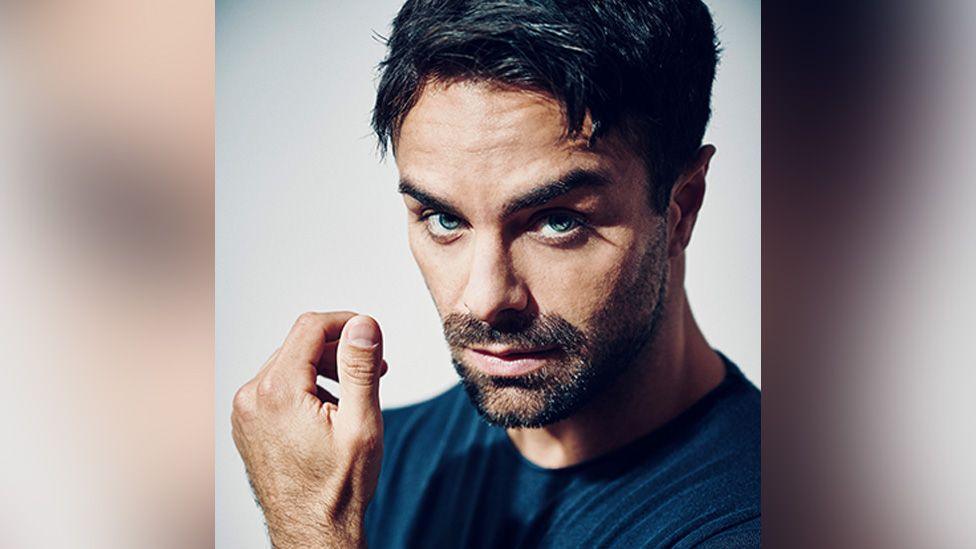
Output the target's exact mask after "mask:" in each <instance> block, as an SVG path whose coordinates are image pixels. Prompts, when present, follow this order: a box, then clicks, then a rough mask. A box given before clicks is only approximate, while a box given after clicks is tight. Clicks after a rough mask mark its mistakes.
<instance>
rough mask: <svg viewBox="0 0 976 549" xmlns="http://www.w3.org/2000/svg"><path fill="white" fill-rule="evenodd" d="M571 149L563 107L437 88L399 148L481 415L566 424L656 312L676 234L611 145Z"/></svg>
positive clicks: (505, 93)
mask: <svg viewBox="0 0 976 549" xmlns="http://www.w3.org/2000/svg"><path fill="white" fill-rule="evenodd" d="M588 135H589V125H588V124H587V127H586V128H584V131H583V135H581V136H580V138H579V139H569V138H566V137H565V121H564V117H563V115H562V113H561V111H560V108H559V104H558V103H557V102H555V101H554V100H552V99H550V98H547V97H544V96H541V95H539V94H534V93H528V92H524V91H513V90H501V89H498V88H497V87H490V86H488V85H484V84H476V83H470V82H462V83H457V84H453V85H447V86H444V85H430V86H428V87H427V88H426V89H425V91H424V92H423V94H422V95H421V97H420V99H419V101H418V102H417V104H416V105H415V106H414V107H413V109H412V110H411V111H410V112H409V114H408V115H407V117H406V118H405V120H404V122H403V124H402V127H401V131H400V135H399V138H398V140H397V143H396V157H397V165H398V167H399V170H400V175H401V185H400V190H401V192H402V193H403V195H404V201H405V203H406V205H407V208H408V210H409V213H408V223H409V240H410V247H411V250H412V251H413V254H414V257H415V258H416V260H417V263H418V264H419V265H420V269H421V271H422V273H423V276H424V280H425V281H426V283H427V287H428V288H429V289H430V292H431V294H432V296H433V298H434V302H435V304H436V306H437V310H438V312H439V314H440V316H441V319H442V321H443V322H444V332H445V335H446V337H447V341H448V344H449V346H450V349H451V355H452V358H453V360H454V364H455V367H456V368H457V370H458V373H459V374H460V376H461V379H462V381H463V383H464V386H465V388H466V389H467V391H468V393H469V395H470V396H471V398H472V401H473V402H474V404H475V406H476V407H477V408H478V410H479V411H480V413H481V414H482V415H483V416H484V417H485V418H486V419H488V420H489V421H491V422H493V423H496V424H499V425H503V426H506V427H538V426H542V425H546V424H550V423H553V422H556V421H559V420H561V419H564V418H566V417H568V416H569V415H571V414H572V413H573V412H575V411H576V410H578V409H579V408H580V407H581V406H582V405H583V404H585V403H586V402H587V401H588V400H589V399H590V397H591V396H592V395H594V394H596V393H597V392H599V391H600V390H601V389H602V388H605V387H606V386H607V385H608V384H609V383H610V382H612V381H613V380H614V379H615V378H616V377H617V375H618V374H619V373H620V372H622V371H623V370H625V369H626V368H628V367H629V366H630V365H631V364H632V363H633V362H634V358H635V356H636V354H637V353H638V352H639V351H640V350H641V348H642V346H643V344H644V343H645V342H646V341H647V340H648V339H649V338H650V336H651V335H652V333H653V331H654V327H655V326H656V325H657V319H658V317H659V316H660V315H661V310H662V308H661V304H662V302H663V298H664V293H665V288H666V286H667V284H666V283H667V277H668V272H669V270H668V261H667V254H666V249H667V239H668V236H667V233H668V231H667V227H666V223H665V220H664V218H663V217H662V216H660V215H657V214H655V213H653V212H652V210H651V208H650V206H649V204H648V200H647V188H646V179H647V173H646V171H645V168H644V166H643V162H642V161H641V160H640V158H639V157H638V156H637V155H636V154H634V153H633V152H632V151H631V149H630V148H629V147H627V146H625V145H624V144H623V142H622V141H621V140H620V139H619V138H618V137H616V136H615V135H614V134H613V133H612V132H611V133H610V134H608V135H606V136H601V138H600V139H598V140H597V141H596V143H595V145H594V146H593V147H592V148H591V147H588V146H587V138H588Z"/></svg>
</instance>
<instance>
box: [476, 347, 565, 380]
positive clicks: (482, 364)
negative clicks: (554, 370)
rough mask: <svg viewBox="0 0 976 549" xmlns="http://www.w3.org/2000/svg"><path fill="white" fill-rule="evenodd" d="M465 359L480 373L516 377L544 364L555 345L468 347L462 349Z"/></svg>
mask: <svg viewBox="0 0 976 549" xmlns="http://www.w3.org/2000/svg"><path fill="white" fill-rule="evenodd" d="M464 354H465V355H466V356H465V358H466V361H467V362H468V363H469V364H472V365H473V366H474V367H475V368H477V369H478V370H480V371H481V372H482V373H484V374H486V375H489V376H493V377H517V376H521V375H525V374H528V373H530V372H533V371H535V370H538V369H539V368H541V367H543V366H545V364H546V362H548V361H550V360H552V359H554V358H555V357H556V356H557V355H558V354H559V350H558V349H557V348H556V347H546V348H538V349H514V348H482V349H476V348H471V347H468V348H467V349H465V350H464Z"/></svg>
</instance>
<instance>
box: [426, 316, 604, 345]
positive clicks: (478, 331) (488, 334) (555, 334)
mask: <svg viewBox="0 0 976 549" xmlns="http://www.w3.org/2000/svg"><path fill="white" fill-rule="evenodd" d="M443 323H444V336H445V338H447V343H448V345H450V346H451V347H452V348H459V347H470V346H472V345H491V344H500V345H506V346H512V347H529V348H531V347H550V346H552V347H559V348H561V349H563V350H566V351H578V350H581V349H583V348H585V347H586V346H587V341H586V336H585V334H584V333H583V331H582V330H580V329H579V328H577V327H576V326H573V325H572V324H571V323H569V321H567V320H566V319H564V318H562V317H561V316H558V315H553V314H546V315H538V316H534V317H526V316H521V317H508V318H506V319H505V320H504V321H503V322H499V323H495V324H490V323H488V322H485V321H483V320H480V319H478V318H475V317H473V316H471V315H467V314H462V313H451V314H449V315H447V316H446V317H444V321H443Z"/></svg>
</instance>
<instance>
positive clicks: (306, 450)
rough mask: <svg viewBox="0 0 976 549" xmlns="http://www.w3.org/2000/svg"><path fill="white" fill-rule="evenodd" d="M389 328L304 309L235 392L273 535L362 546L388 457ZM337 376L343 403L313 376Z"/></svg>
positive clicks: (239, 433)
mask: <svg viewBox="0 0 976 549" xmlns="http://www.w3.org/2000/svg"><path fill="white" fill-rule="evenodd" d="M386 369H387V368H386V363H385V361H383V343H382V334H381V332H380V328H379V325H378V324H377V323H376V321H375V320H373V319H372V318H370V317H368V316H362V315H356V314H355V313H351V312H330V313H305V314H303V315H301V316H300V317H299V318H298V320H297V321H296V322H295V325H294V326H293V327H292V329H291V331H290V332H289V333H288V337H287V338H285V342H284V343H283V344H282V346H281V347H280V348H279V349H278V350H277V351H275V352H274V354H272V355H271V358H269V359H268V361H267V362H266V363H265V364H264V366H263V367H262V368H261V370H260V371H259V372H258V374H257V376H255V377H254V379H252V380H251V381H249V382H248V383H246V384H245V385H244V386H243V387H241V388H240V390H238V391H237V394H236V395H235V396H234V410H233V413H232V414H231V423H232V425H233V436H234V442H235V443H236V444H237V450H238V451H239V452H240V454H241V457H242V458H243V460H244V464H245V466H246V468H247V474H248V477H249V479H250V481H251V486H252V487H253V489H254V494H255V496H256V498H257V501H258V503H259V504H260V506H261V508H262V510H263V511H264V516H265V520H266V521H267V525H268V534H269V535H270V537H271V543H272V545H273V546H274V547H276V548H279V549H291V548H298V547H303V548H304V547H365V546H366V540H365V536H364V531H363V515H364V513H365V511H366V506H367V505H368V504H369V502H370V500H371V499H372V497H373V493H374V492H375V490H376V483H377V479H378V477H379V472H380V462H381V460H382V457H383V418H382V415H381V414H380V405H379V378H380V377H381V376H382V375H383V374H384V373H386ZM317 375H322V376H325V377H328V378H330V379H333V380H336V381H338V382H339V386H340V388H341V394H342V402H341V403H340V402H339V401H338V400H337V399H336V398H335V397H334V396H333V395H331V394H329V393H328V392H327V391H325V389H323V388H321V387H319V386H317V385H316V376H317Z"/></svg>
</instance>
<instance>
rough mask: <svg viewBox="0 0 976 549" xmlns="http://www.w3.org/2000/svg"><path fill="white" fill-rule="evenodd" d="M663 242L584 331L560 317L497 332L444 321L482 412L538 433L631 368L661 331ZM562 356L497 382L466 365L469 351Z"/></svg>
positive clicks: (515, 320) (499, 326) (506, 321)
mask: <svg viewBox="0 0 976 549" xmlns="http://www.w3.org/2000/svg"><path fill="white" fill-rule="evenodd" d="M659 246H661V243H660V242H655V243H654V247H653V248H652V249H651V250H648V251H647V252H646V253H645V256H644V257H643V258H642V260H641V262H640V266H639V267H638V271H637V272H638V273H639V274H638V275H637V277H636V278H635V280H634V281H633V282H630V281H624V282H622V283H620V284H618V287H617V288H615V289H614V290H613V292H612V293H611V296H610V298H609V299H608V300H607V303H606V305H605V306H604V307H603V309H601V310H600V311H599V312H598V313H597V315H596V316H595V318H594V319H593V321H592V322H591V323H590V324H591V326H592V328H591V329H590V330H589V331H585V330H583V329H581V328H579V327H576V326H574V325H572V324H571V323H570V322H568V321H566V320H565V319H564V318H562V317H560V316H558V315H552V314H547V315H540V316H535V317H526V316H505V317H504V318H502V319H500V320H499V321H498V322H496V323H495V324H494V325H492V324H489V323H487V322H484V321H481V320H479V319H477V318H474V317H472V316H470V315H465V314H458V313H453V314H450V315H447V316H446V317H445V318H444V335H445V337H446V338H447V342H448V345H449V346H450V349H451V357H452V361H453V363H454V368H455V370H457V372H458V375H459V376H460V377H461V383H462V385H463V386H464V389H465V391H466V392H467V393H468V397H469V398H470V399H471V402H472V403H473V404H474V406H475V408H476V409H477V410H478V413H479V414H480V415H481V417H482V418H484V419H485V420H486V421H488V422H489V423H491V424H494V425H498V426H501V427H505V428H536V427H542V426H545V425H550V424H552V423H555V422H558V421H561V420H563V419H566V418H567V417H569V416H571V415H573V414H574V413H575V412H577V411H578V410H579V409H580V408H582V407H583V406H584V405H586V404H587V403H588V402H590V401H591V400H592V399H593V397H594V396H595V395H597V394H599V393H601V392H602V391H603V390H604V389H606V388H607V387H608V386H610V385H611V384H612V383H613V382H614V381H615V380H616V379H617V378H618V377H619V376H620V375H621V374H622V373H623V372H625V371H626V370H627V369H629V368H630V367H631V366H632V365H633V363H634V360H635V358H636V357H637V356H638V354H640V352H641V351H642V350H643V348H644V345H645V344H647V342H648V341H649V340H651V339H652V337H653V336H654V334H655V333H656V332H657V328H658V325H659V324H660V318H661V316H662V314H663V309H664V303H665V298H666V296H667V280H668V265H667V263H666V260H665V259H664V258H663V254H662V250H663V248H659ZM492 344H495V345H498V344H501V345H505V346H512V347H516V348H550V347H553V348H555V349H557V351H558V352H557V354H556V356H555V358H553V359H551V360H549V361H548V363H547V364H545V365H544V366H542V367H541V368H539V369H537V370H534V371H532V372H529V373H528V374H525V375H521V376H517V377H498V376H490V375H486V374H484V373H482V372H481V371H479V370H478V369H476V368H472V367H470V366H468V365H466V364H465V363H464V362H463V361H462V360H461V353H462V352H463V350H464V349H465V348H466V347H470V346H488V345H492Z"/></svg>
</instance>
